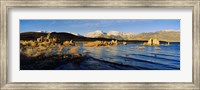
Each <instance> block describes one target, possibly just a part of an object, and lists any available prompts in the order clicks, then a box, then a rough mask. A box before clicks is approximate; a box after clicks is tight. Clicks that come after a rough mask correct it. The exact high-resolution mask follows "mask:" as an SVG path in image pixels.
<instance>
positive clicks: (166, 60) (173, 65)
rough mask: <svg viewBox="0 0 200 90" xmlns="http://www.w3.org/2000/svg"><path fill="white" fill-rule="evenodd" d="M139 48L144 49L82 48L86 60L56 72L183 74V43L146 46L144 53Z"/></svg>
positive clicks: (68, 65) (62, 66)
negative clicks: (158, 72)
mask: <svg viewBox="0 0 200 90" xmlns="http://www.w3.org/2000/svg"><path fill="white" fill-rule="evenodd" d="M136 46H142V44H140V43H128V44H127V45H122V44H120V45H118V46H110V47H104V46H102V47H83V46H82V45H81V46H80V49H79V51H78V52H79V53H81V54H82V55H85V56H87V59H85V60H83V61H82V62H80V63H78V64H74V63H68V64H65V65H61V66H59V67H58V68H56V69H60V70H180V43H171V44H170V46H165V45H161V46H157V47H156V46H145V48H144V49H143V50H141V49H137V48H135V47H136ZM157 48H159V50H158V49H157ZM64 49H67V48H64Z"/></svg>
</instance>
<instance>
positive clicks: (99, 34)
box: [85, 30, 106, 38]
mask: <svg viewBox="0 0 200 90" xmlns="http://www.w3.org/2000/svg"><path fill="white" fill-rule="evenodd" d="M105 35H106V33H104V32H103V31H101V30H96V31H94V32H89V33H87V34H86V35H85V37H91V38H95V37H104V36H105Z"/></svg>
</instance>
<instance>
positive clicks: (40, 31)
mask: <svg viewBox="0 0 200 90" xmlns="http://www.w3.org/2000/svg"><path fill="white" fill-rule="evenodd" d="M35 32H39V33H51V32H50V31H43V30H39V31H35Z"/></svg>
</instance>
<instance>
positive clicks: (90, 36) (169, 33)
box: [20, 30, 180, 42]
mask: <svg viewBox="0 0 200 90" xmlns="http://www.w3.org/2000/svg"><path fill="white" fill-rule="evenodd" d="M47 33H51V37H56V38H58V39H59V40H60V41H61V42H62V41H65V40H75V41H94V40H105V41H109V40H112V39H116V40H126V41H127V40H129V41H146V40H148V39H150V38H157V39H159V40H161V41H169V42H180V31H178V30H161V31H157V32H144V33H139V34H136V33H132V32H118V31H109V32H107V33H106V32H103V31H100V30H96V31H94V32H89V33H87V34H86V35H84V36H83V35H80V34H76V33H71V32H47V31H36V32H24V33H20V40H33V39H35V40H36V39H37V38H38V37H40V36H44V35H47Z"/></svg>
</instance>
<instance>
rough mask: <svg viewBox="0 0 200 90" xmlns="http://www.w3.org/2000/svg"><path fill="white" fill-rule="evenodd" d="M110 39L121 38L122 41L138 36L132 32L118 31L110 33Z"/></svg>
mask: <svg viewBox="0 0 200 90" xmlns="http://www.w3.org/2000/svg"><path fill="white" fill-rule="evenodd" d="M107 35H108V36H109V37H113V36H115V37H121V38H122V39H131V38H133V37H134V36H135V35H136V34H135V33H132V32H118V31H109V32H108V33H107Z"/></svg>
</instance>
